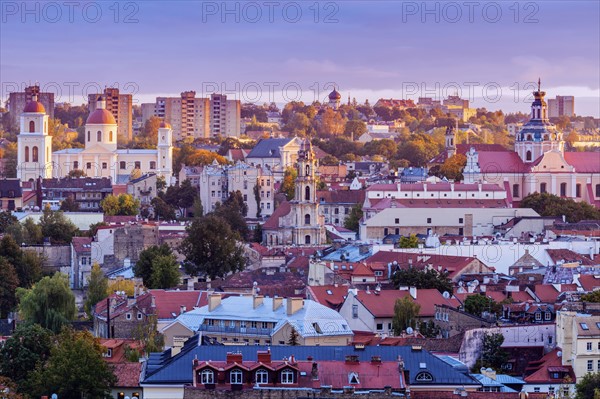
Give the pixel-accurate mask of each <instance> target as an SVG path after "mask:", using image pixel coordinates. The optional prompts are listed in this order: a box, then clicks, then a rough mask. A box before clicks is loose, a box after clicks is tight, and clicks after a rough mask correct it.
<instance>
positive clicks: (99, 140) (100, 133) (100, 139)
mask: <svg viewBox="0 0 600 399" xmlns="http://www.w3.org/2000/svg"><path fill="white" fill-rule="evenodd" d="M96 141H98V142H101V141H102V132H101V131H100V130H98V133H96Z"/></svg>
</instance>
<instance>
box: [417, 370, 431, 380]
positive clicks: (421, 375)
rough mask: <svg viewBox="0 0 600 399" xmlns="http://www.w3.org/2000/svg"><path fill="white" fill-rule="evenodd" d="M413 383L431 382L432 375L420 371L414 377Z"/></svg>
mask: <svg viewBox="0 0 600 399" xmlns="http://www.w3.org/2000/svg"><path fill="white" fill-rule="evenodd" d="M415 381H418V382H432V381H433V375H431V373H430V372H428V371H421V372H420V373H419V374H417V376H416V377H415Z"/></svg>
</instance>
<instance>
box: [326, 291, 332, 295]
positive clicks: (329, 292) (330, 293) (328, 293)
mask: <svg viewBox="0 0 600 399" xmlns="http://www.w3.org/2000/svg"><path fill="white" fill-rule="evenodd" d="M325 292H327V295H333V292H331V290H327V291H325Z"/></svg>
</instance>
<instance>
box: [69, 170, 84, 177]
mask: <svg viewBox="0 0 600 399" xmlns="http://www.w3.org/2000/svg"><path fill="white" fill-rule="evenodd" d="M86 176H87V175H86V174H85V172H84V171H83V170H82V169H73V170H70V171H69V173H67V177H68V178H70V179H78V178H80V177H86Z"/></svg>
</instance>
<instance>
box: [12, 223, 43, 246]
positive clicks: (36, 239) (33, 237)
mask: <svg viewBox="0 0 600 399" xmlns="http://www.w3.org/2000/svg"><path fill="white" fill-rule="evenodd" d="M22 232H23V241H22V242H24V243H25V244H27V245H35V244H41V243H42V242H43V241H44V234H43V233H42V226H40V225H39V224H37V223H36V222H35V221H34V220H33V218H30V217H28V218H27V219H25V221H24V222H23V229H22ZM17 242H18V241H17Z"/></svg>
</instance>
